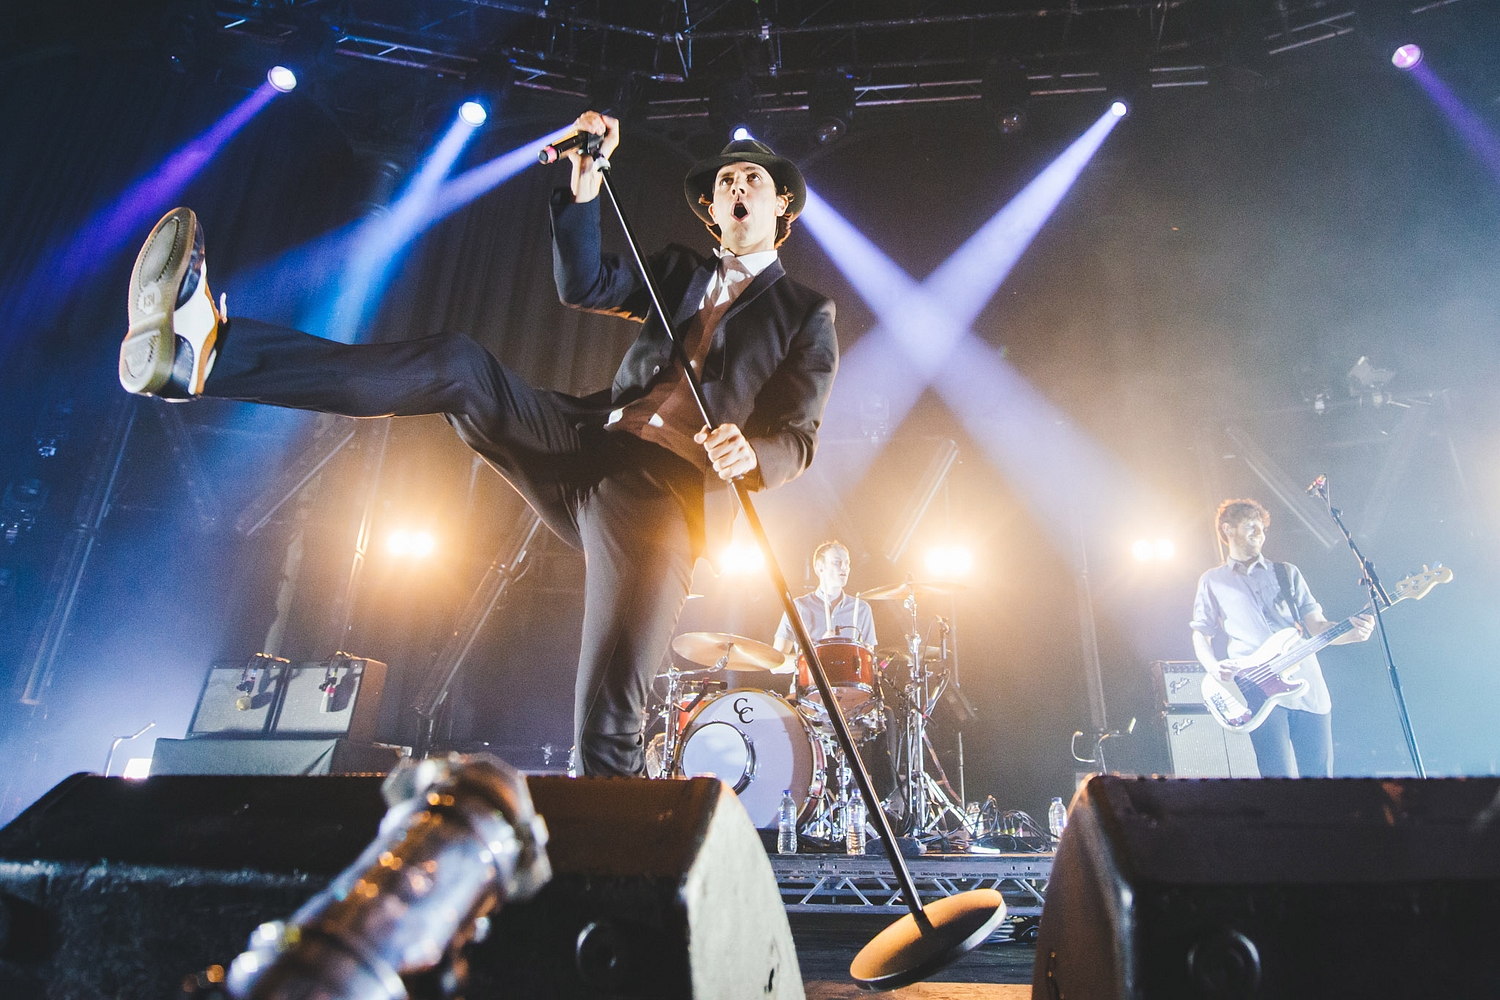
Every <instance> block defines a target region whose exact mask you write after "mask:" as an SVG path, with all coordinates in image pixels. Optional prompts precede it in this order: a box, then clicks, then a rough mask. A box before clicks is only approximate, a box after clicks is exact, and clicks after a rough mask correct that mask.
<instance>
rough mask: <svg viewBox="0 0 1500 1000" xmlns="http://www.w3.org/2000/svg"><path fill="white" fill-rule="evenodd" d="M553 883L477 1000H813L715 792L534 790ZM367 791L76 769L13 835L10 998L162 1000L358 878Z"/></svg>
mask: <svg viewBox="0 0 1500 1000" xmlns="http://www.w3.org/2000/svg"><path fill="white" fill-rule="evenodd" d="M529 781H530V786H531V793H532V797H533V799H534V801H535V803H536V806H537V809H538V811H539V812H540V813H541V814H542V816H543V817H544V818H545V819H546V821H547V825H548V828H549V830H550V833H551V841H550V843H549V845H548V854H549V856H550V858H551V862H552V868H553V872H554V876H553V879H552V881H551V882H550V883H549V884H548V885H547V886H546V887H545V888H544V889H543V890H542V892H541V893H540V894H539V895H538V896H537V897H536V898H535V899H533V900H532V901H530V902H528V903H524V904H516V905H514V906H510V907H506V908H504V909H503V910H501V911H500V912H499V913H497V914H496V915H495V916H494V918H493V923H492V930H491V932H490V935H489V937H488V938H487V939H486V940H485V941H484V942H483V943H481V944H478V945H473V946H471V947H470V948H469V950H468V952H467V957H468V963H469V968H470V976H471V979H470V985H469V989H468V990H467V992H466V995H467V996H468V997H469V1000H509V998H521V997H526V998H535V997H618V998H624V997H653V998H655V997H662V998H675V997H680V998H688V997H700V998H708V997H712V998H745V1000H750V998H756V1000H761V998H777V1000H795V998H799V997H801V996H802V980H801V975H800V973H799V970H798V967H797V955H796V951H795V949H794V947H793V945H792V938H791V931H790V929H789V927H788V925H787V919H786V912H785V910H784V909H783V907H782V904H781V898H780V895H779V893H778V892H777V888H776V880H775V876H774V875H773V874H772V872H771V866H770V862H769V861H768V860H767V858H766V855H765V852H764V850H763V849H762V847H761V844H760V838H759V836H758V834H757V833H756V831H755V829H754V827H753V826H752V825H751V823H750V819H749V817H748V816H747V815H746V813H745V810H744V807H743V806H741V805H740V803H739V800H738V799H737V798H736V797H735V796H734V794H733V793H732V792H731V791H729V789H727V788H726V787H725V786H724V785H723V784H722V783H720V782H718V781H715V780H712V779H703V778H699V779H693V780H689V781H648V780H645V779H619V778H617V779H584V778H581V779H576V780H573V779H567V778H557V777H533V778H531V779H529ZM384 812H385V808H384V803H383V801H382V800H381V798H380V780H379V779H376V778H360V777H186V776H166V777H152V778H149V779H147V780H145V781H139V782H134V781H127V780H125V779H121V778H101V777H97V776H92V775H75V776H73V777H72V778H69V779H67V780H65V781H63V782H62V783H60V784H59V785H58V786H57V787H55V788H53V789H52V791H50V792H48V793H47V795H45V796H44V797H43V798H42V799H40V800H39V801H38V802H37V803H36V804H34V805H33V806H32V807H31V808H30V809H28V810H26V812H24V813H23V814H22V815H21V816H19V817H17V819H16V820H15V821H14V822H12V823H11V824H10V825H9V826H7V827H6V828H5V829H4V830H0V918H3V919H0V996H3V997H5V998H6V1000H32V998H37V1000H40V998H43V997H45V998H47V1000H72V998H78V1000H84V998H88V1000H96V998H98V997H111V998H116V1000H135V998H141V1000H146V998H150V1000H160V998H162V997H167V996H172V995H175V994H176V991H177V989H178V988H179V986H180V984H181V982H182V980H183V977H184V976H185V975H187V974H188V973H191V972H194V971H197V970H201V969H203V968H206V967H207V966H208V965H210V964H214V963H218V964H227V963H228V962H229V960H230V959H232V958H233V957H234V956H235V955H236V954H238V953H239V952H240V951H242V950H243V949H244V947H245V942H246V939H247V938H248V936H249V934H250V932H251V931H252V930H253V929H254V928H255V927H256V926H257V925H258V924H260V923H262V922H263V921H266V920H272V919H279V918H285V917H287V916H290V915H291V913H292V912H293V911H294V910H296V908H297V907H298V906H300V905H301V904H302V903H303V902H304V901H305V900H306V899H307V898H308V897H310V896H311V895H312V894H313V893H314V892H316V891H318V890H319V889H322V888H323V887H324V886H326V885H327V884H328V882H329V881H330V880H331V878H332V877H333V876H334V875H335V874H337V873H338V872H339V871H341V870H342V869H343V868H344V867H346V866H347V865H349V864H350V863H351V862H353V861H354V859H355V858H356V857H357V856H358V855H359V853H360V851H361V850H362V849H363V848H364V846H365V845H366V844H367V843H368V842H369V841H370V840H372V839H373V838H374V836H375V832H376V829H377V827H378V825H379V823H380V819H381V817H382V816H383V815H384Z"/></svg>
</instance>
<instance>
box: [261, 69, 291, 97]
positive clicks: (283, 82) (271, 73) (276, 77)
mask: <svg viewBox="0 0 1500 1000" xmlns="http://www.w3.org/2000/svg"><path fill="white" fill-rule="evenodd" d="M266 82H269V84H270V85H272V87H275V88H276V90H279V91H281V93H284V94H290V93H291V91H293V90H296V88H297V73H294V72H291V70H290V69H287V67H285V66H272V67H270V69H269V70H266Z"/></svg>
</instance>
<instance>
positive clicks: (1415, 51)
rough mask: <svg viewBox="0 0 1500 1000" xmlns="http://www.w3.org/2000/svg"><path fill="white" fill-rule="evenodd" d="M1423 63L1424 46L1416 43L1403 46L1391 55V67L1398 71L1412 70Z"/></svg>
mask: <svg viewBox="0 0 1500 1000" xmlns="http://www.w3.org/2000/svg"><path fill="white" fill-rule="evenodd" d="M1421 61H1422V46H1420V45H1417V44H1416V43H1415V42H1408V43H1407V44H1405V45H1402V46H1401V47H1399V48H1398V49H1396V51H1395V52H1393V53H1391V65H1392V66H1394V67H1396V68H1397V69H1412V68H1413V67H1415V66H1416V65H1417V63H1419V62H1421Z"/></svg>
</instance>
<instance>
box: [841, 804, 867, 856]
mask: <svg viewBox="0 0 1500 1000" xmlns="http://www.w3.org/2000/svg"><path fill="white" fill-rule="evenodd" d="M848 817H849V831H848V833H847V834H845V836H844V847H845V849H846V850H847V851H848V852H849V853H850V854H863V853H865V800H864V799H862V798H860V797H859V795H857V794H856V795H854V796H852V797H851V798H850V799H849V813H848Z"/></svg>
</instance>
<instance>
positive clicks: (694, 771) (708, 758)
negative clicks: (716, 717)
mask: <svg viewBox="0 0 1500 1000" xmlns="http://www.w3.org/2000/svg"><path fill="white" fill-rule="evenodd" d="M682 773H683V774H686V775H687V776H688V777H690V778H718V779H719V780H720V781H722V782H724V784H726V785H728V786H729V787H730V788H733V789H734V791H735V794H739V793H740V792H742V791H744V789H745V786H746V785H748V784H750V778H751V776H752V775H753V774H754V773H755V749H754V747H752V746H751V744H750V742H749V741H748V740H746V739H745V734H744V733H742V732H740V731H739V730H738V729H736V728H734V727H733V726H731V725H730V724H729V723H727V722H709V723H707V724H705V725H702V726H699V727H698V729H697V730H696V731H694V733H693V735H691V736H689V737H688V740H687V742H686V743H685V744H683V747H682Z"/></svg>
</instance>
